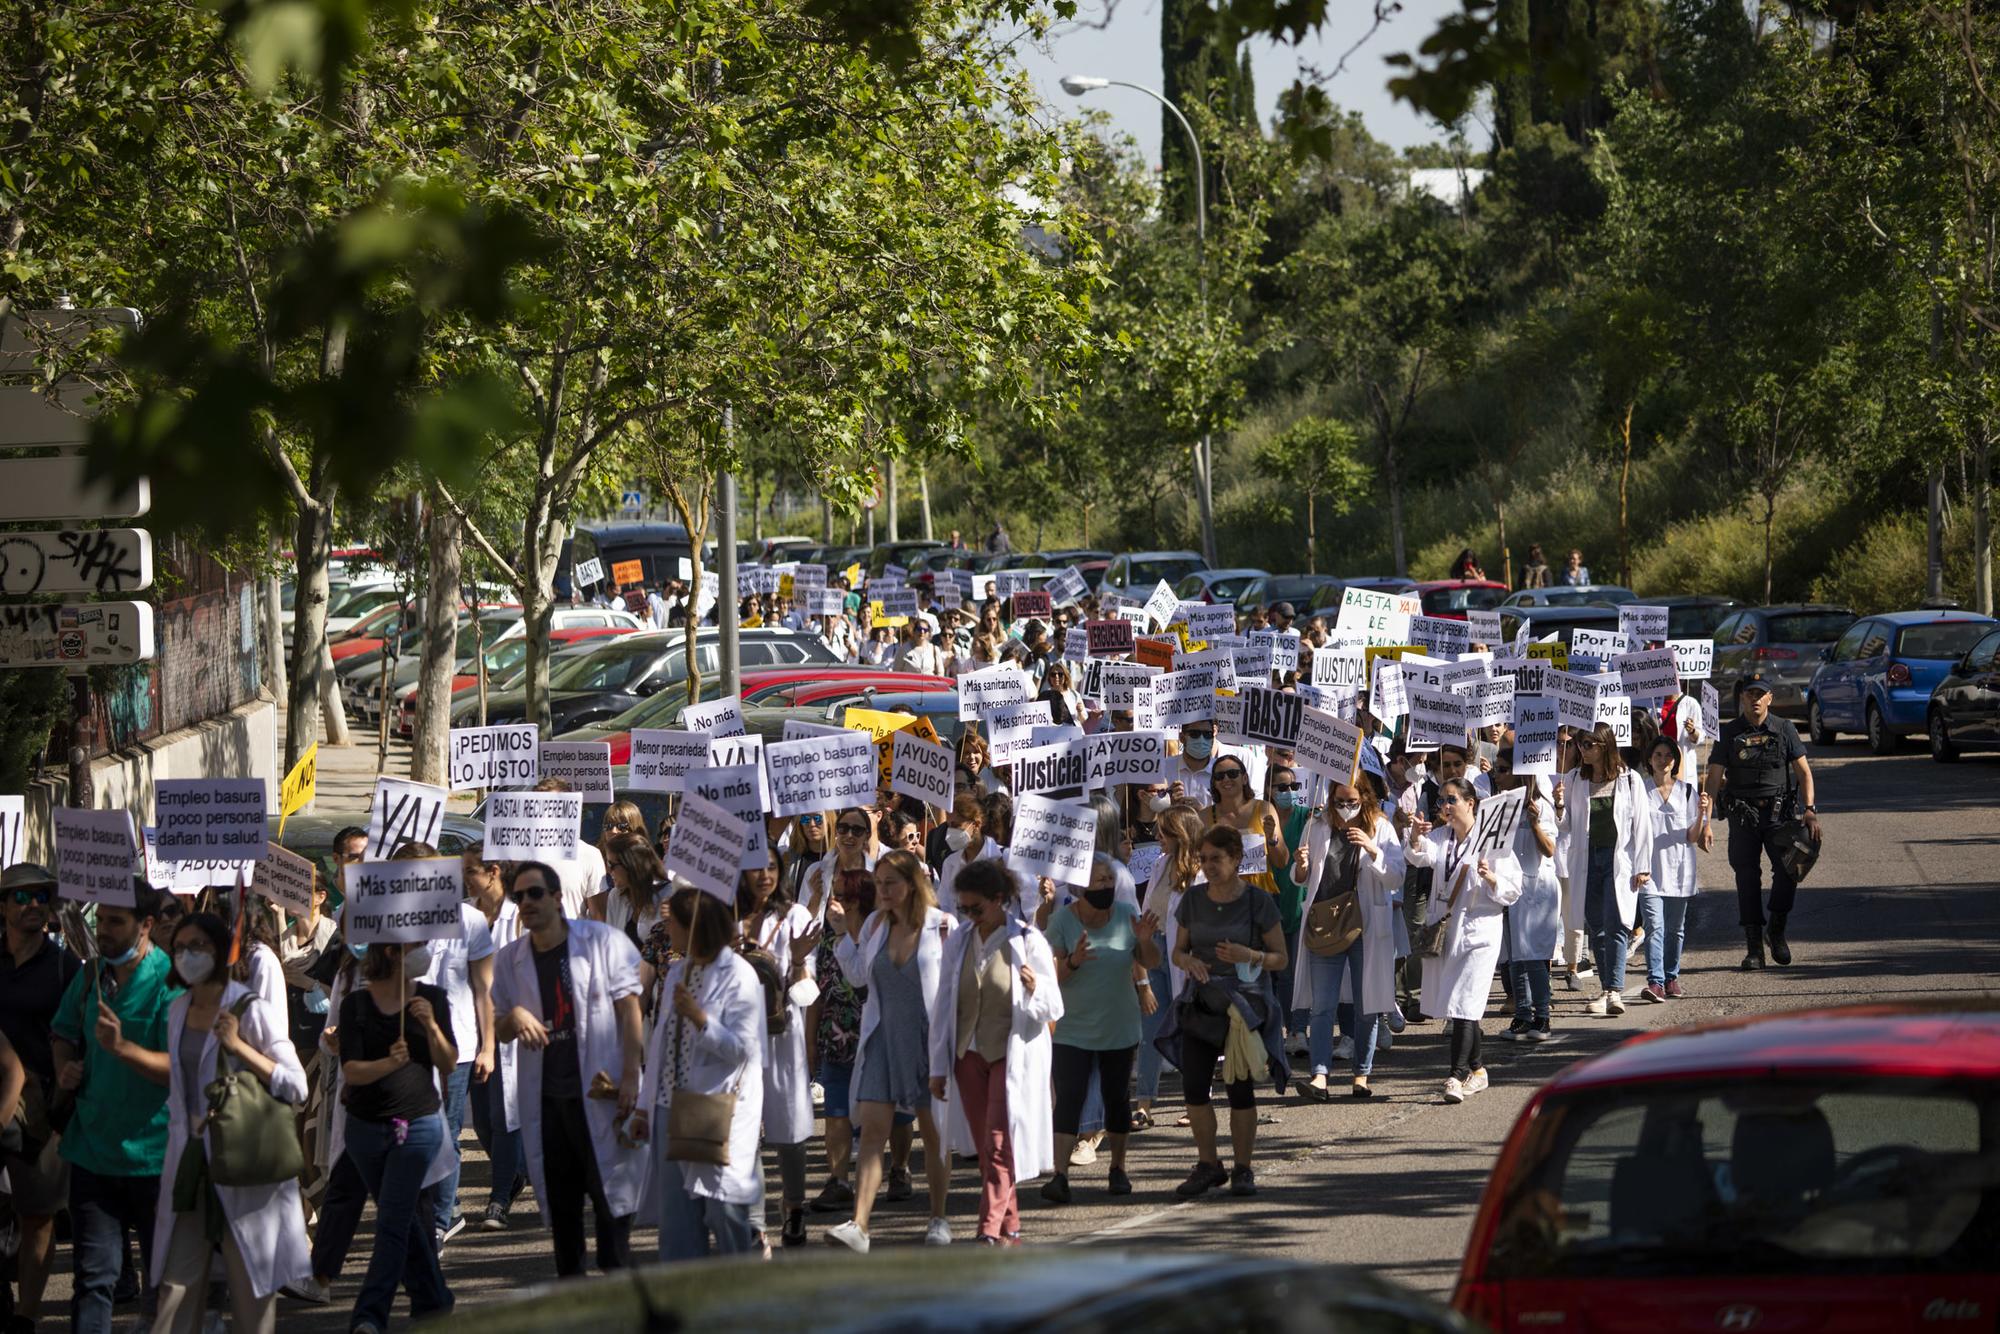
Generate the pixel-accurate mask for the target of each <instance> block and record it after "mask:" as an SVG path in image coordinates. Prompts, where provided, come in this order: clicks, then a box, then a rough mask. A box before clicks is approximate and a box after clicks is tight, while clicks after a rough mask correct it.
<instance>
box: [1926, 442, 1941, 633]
mask: <svg viewBox="0 0 2000 1334" xmlns="http://www.w3.org/2000/svg"><path fill="white" fill-rule="evenodd" d="M1924 492H1925V508H1926V510H1927V511H1928V513H1927V515H1926V517H1925V520H1924V600H1925V601H1927V602H1937V601H1940V600H1942V599H1943V597H1944V465H1943V464H1942V463H1940V464H1938V466H1937V470H1936V471H1935V472H1933V473H1932V474H1931V475H1930V476H1929V477H1928V478H1926V479H1925V481H1924Z"/></svg>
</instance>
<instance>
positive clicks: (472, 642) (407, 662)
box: [334, 609, 521, 723]
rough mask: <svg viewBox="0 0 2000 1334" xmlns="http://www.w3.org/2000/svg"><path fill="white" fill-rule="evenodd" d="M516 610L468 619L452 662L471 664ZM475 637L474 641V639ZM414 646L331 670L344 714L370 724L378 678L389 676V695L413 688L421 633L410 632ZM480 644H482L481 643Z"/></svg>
mask: <svg viewBox="0 0 2000 1334" xmlns="http://www.w3.org/2000/svg"><path fill="white" fill-rule="evenodd" d="M520 618H521V614H520V613H519V612H518V611H506V610H500V609H495V610H492V611H484V612H481V613H480V614H479V617H478V619H477V620H471V619H468V620H466V621H465V622H464V623H462V624H461V625H460V626H459V627H458V636H457V639H456V642H454V643H453V645H452V663H453V665H454V666H457V665H459V664H461V663H469V662H471V661H472V660H473V659H472V655H473V653H474V652H475V651H476V649H478V648H480V647H488V648H490V647H491V646H492V645H493V643H494V642H495V641H496V640H497V639H498V638H499V637H500V632H501V631H503V630H505V629H506V628H507V626H508V624H509V623H510V622H512V621H518V620H520ZM475 636H477V638H476V639H475ZM413 637H414V639H415V642H414V643H411V644H410V645H408V651H407V652H406V651H405V649H404V646H403V645H402V644H401V643H398V645H397V649H396V656H395V658H394V659H393V662H394V667H393V669H392V668H391V666H390V664H391V662H392V659H391V658H390V657H389V656H388V654H387V653H386V652H384V651H383V650H382V649H377V650H375V651H374V652H373V653H364V654H360V655H358V656H356V657H352V658H349V659H347V660H346V661H344V662H342V663H340V664H338V665H337V666H336V667H335V668H334V677H335V680H336V682H337V683H338V684H339V686H340V698H341V702H342V703H343V704H345V705H346V706H347V711H348V712H349V713H351V714H353V715H355V716H356V717H357V718H359V719H360V720H361V721H362V722H364V723H367V722H372V721H373V720H374V719H375V718H376V717H377V715H379V714H380V713H381V710H382V676H383V674H384V673H385V672H388V673H390V676H389V695H390V698H391V699H394V698H396V697H397V695H398V693H399V692H400V691H401V690H402V688H403V687H404V686H408V685H413V684H414V683H415V682H416V679H417V676H418V675H419V673H421V672H422V670H423V664H424V659H423V635H422V632H421V630H416V631H413ZM482 641H483V642H482Z"/></svg>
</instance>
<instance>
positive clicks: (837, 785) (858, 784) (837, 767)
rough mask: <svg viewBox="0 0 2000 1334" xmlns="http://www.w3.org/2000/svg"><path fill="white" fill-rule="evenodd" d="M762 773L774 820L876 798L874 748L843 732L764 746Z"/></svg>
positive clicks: (857, 735)
mask: <svg viewBox="0 0 2000 1334" xmlns="http://www.w3.org/2000/svg"><path fill="white" fill-rule="evenodd" d="M764 771H765V776H766V778H767V780H768V781H769V783H770V785H771V814H773V815H780V816H784V815H806V814H810V813H813V812H816V811H837V810H840V809H841V808H842V807H845V806H865V805H867V804H868V803H869V802H871V801H873V800H874V799H875V774H876V765H875V743H874V742H873V741H871V740H869V738H868V737H867V736H865V735H864V734H862V733H860V732H854V731H849V730H848V729H846V728H836V729H835V730H834V733H833V735H830V736H808V737H800V738H798V739H797V740H787V741H782V742H778V743H777V744H774V745H769V746H766V747H764Z"/></svg>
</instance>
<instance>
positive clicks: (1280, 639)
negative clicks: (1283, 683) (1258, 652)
mask: <svg viewBox="0 0 2000 1334" xmlns="http://www.w3.org/2000/svg"><path fill="white" fill-rule="evenodd" d="M1250 644H1251V647H1253V648H1267V649H1268V650H1269V651H1270V654H1271V667H1270V670H1272V671H1274V672H1296V671H1297V670H1298V669H1299V632H1298V631H1296V630H1253V631H1251V632H1250Z"/></svg>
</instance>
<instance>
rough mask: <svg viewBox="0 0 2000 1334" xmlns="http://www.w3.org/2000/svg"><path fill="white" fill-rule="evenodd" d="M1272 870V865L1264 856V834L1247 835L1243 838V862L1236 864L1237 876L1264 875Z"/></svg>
mask: <svg viewBox="0 0 2000 1334" xmlns="http://www.w3.org/2000/svg"><path fill="white" fill-rule="evenodd" d="M1270 869H1271V867H1270V863H1269V862H1268V861H1267V859H1266V858H1265V856H1264V836H1263V835H1262V834H1245V835H1244V836H1243V860H1242V861H1240V862H1238V863H1237V864H1236V874H1238V875H1262V874H1263V873H1264V872H1266V871H1268V870H1270Z"/></svg>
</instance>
